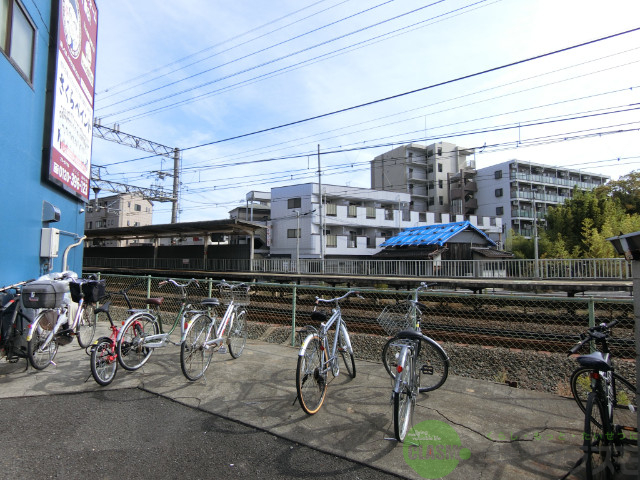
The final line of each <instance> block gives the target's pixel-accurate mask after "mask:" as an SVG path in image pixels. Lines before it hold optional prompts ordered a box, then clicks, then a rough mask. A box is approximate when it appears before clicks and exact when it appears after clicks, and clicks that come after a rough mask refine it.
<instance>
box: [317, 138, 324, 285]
mask: <svg viewBox="0 0 640 480" xmlns="http://www.w3.org/2000/svg"><path fill="white" fill-rule="evenodd" d="M318 196H319V198H320V207H319V208H320V261H321V262H322V272H323V273H324V217H323V215H322V214H323V211H322V169H321V168H320V144H318Z"/></svg>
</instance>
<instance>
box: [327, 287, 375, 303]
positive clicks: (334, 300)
mask: <svg viewBox="0 0 640 480" xmlns="http://www.w3.org/2000/svg"><path fill="white" fill-rule="evenodd" d="M351 294H355V295H356V297H358V298H364V297H363V296H361V295H360V292H359V291H357V290H349V291H348V292H347V293H345V294H344V295H342V296H341V297H336V298H332V299H330V300H325V299H324V298H320V297H316V303H320V302H324V303H332V302H336V304H337V303H338V302H339V301H340V300H344V299H345V298H347V297H348V296H349V295H351Z"/></svg>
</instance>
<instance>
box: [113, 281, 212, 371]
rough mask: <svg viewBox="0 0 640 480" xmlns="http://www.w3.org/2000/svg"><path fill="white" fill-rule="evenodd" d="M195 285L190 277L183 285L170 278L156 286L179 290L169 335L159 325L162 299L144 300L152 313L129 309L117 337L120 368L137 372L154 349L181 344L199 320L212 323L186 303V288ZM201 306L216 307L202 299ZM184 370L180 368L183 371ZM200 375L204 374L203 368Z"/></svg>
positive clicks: (202, 312)
mask: <svg viewBox="0 0 640 480" xmlns="http://www.w3.org/2000/svg"><path fill="white" fill-rule="evenodd" d="M194 283H195V284H196V285H198V281H197V280H196V279H194V278H192V279H191V280H189V282H187V283H185V284H179V283H178V282H176V281H175V280H173V279H167V280H163V281H161V282H160V283H159V284H158V286H159V287H162V286H163V285H166V284H171V285H174V286H176V287H177V288H178V289H179V290H180V309H179V310H178V312H177V314H176V316H175V319H174V321H173V325H172V326H171V328H170V329H169V331H168V332H165V331H164V328H163V326H162V325H163V322H162V316H161V314H160V309H159V307H160V305H162V302H163V301H164V298H163V297H156V298H147V299H146V300H145V302H146V303H147V304H148V305H154V306H155V307H156V311H155V312H154V311H153V310H151V309H138V310H135V309H134V310H131V313H132V314H131V315H130V316H129V318H127V319H126V320H125V321H124V324H123V325H122V328H121V329H120V331H119V332H118V335H117V337H116V354H117V359H118V363H119V364H120V366H121V367H122V368H124V369H125V370H129V371H134V370H138V369H139V368H140V367H142V366H143V365H144V364H145V363H146V362H147V360H148V359H149V357H150V356H151V353H153V351H154V350H155V349H156V348H162V347H165V346H166V345H168V344H169V343H171V344H173V345H182V344H183V343H184V342H185V340H186V336H187V331H188V330H191V329H192V326H193V325H194V324H196V323H197V322H200V321H201V320H203V321H204V322H205V323H206V324H209V323H211V322H212V321H213V320H212V319H211V317H209V316H208V314H207V312H206V311H205V310H195V309H193V307H192V305H191V304H190V303H189V302H188V296H187V290H186V289H187V287H189V286H190V285H191V284H194ZM200 303H201V304H202V305H204V306H213V305H216V304H217V300H216V299H204V300H202V301H201V302H200ZM178 325H180V341H179V342H178V343H175V342H172V341H171V335H172V334H173V332H174V331H175V330H176V328H177V327H178ZM183 361H184V359H183V356H181V364H182V362H183ZM185 368H186V367H185V366H183V372H184V369H185ZM202 373H204V368H203V369H202ZM187 378H188V377H187Z"/></svg>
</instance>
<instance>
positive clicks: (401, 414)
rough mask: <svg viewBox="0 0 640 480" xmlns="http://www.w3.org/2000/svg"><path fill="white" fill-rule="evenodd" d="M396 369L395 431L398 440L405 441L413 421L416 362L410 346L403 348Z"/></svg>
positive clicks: (394, 397)
mask: <svg viewBox="0 0 640 480" xmlns="http://www.w3.org/2000/svg"><path fill="white" fill-rule="evenodd" d="M396 369H397V373H396V384H395V387H394V389H393V433H394V435H395V437H396V440H398V441H399V442H403V441H404V437H405V436H406V435H407V431H408V430H409V425H410V423H411V414H412V412H413V402H414V398H413V396H412V389H413V385H412V378H413V376H414V370H413V369H414V364H413V355H411V349H410V348H409V347H406V346H405V347H403V348H402V350H401V352H400V355H399V357H398V365H397V366H396Z"/></svg>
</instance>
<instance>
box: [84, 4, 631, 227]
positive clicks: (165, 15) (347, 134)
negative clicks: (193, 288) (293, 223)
mask: <svg viewBox="0 0 640 480" xmlns="http://www.w3.org/2000/svg"><path fill="white" fill-rule="evenodd" d="M97 4H98V11H99V20H98V47H97V52H98V53H97V72H96V94H95V117H96V119H99V122H100V123H101V124H102V125H105V126H108V127H112V128H118V129H119V130H120V131H121V132H125V133H127V134H130V135H134V136H136V137H140V138H142V139H145V140H150V141H152V142H155V143H158V144H161V145H164V146H168V147H171V148H179V149H180V151H181V171H180V197H179V215H178V219H179V221H197V220H215V219H222V218H228V217H229V211H230V210H232V209H233V208H235V207H237V206H242V205H244V204H245V199H246V194H247V193H248V192H250V191H252V190H257V191H270V189H271V188H272V187H276V186H283V185H290V184H298V183H308V182H316V181H317V180H318V166H319V165H320V170H321V172H322V182H323V183H328V184H333V185H348V186H354V187H363V188H369V187H370V186H371V184H370V171H369V162H370V161H371V160H372V159H373V158H374V157H375V156H377V155H380V154H381V153H384V152H386V151H388V150H390V149H392V148H395V147H396V146H398V145H403V144H408V143H412V142H413V143H421V144H431V143H435V142H440V141H443V142H450V143H454V144H456V145H459V146H461V147H466V148H475V155H474V161H475V165H476V168H478V169H479V168H484V167H489V166H492V165H495V164H498V163H501V162H504V161H507V160H511V159H518V160H521V161H530V162H534V163H540V164H545V165H551V166H558V167H564V168H572V169H580V170H583V171H586V172H593V173H597V174H601V175H608V176H610V177H611V179H612V180H616V179H618V178H619V177H620V176H623V175H626V174H628V173H630V172H632V171H634V170H637V169H640V30H637V31H632V30H634V29H639V28H640V2H639V1H638V0H610V1H608V2H602V1H591V0H563V1H561V2H558V1H557V0H431V1H418V0H371V1H364V0H278V1H270V2H265V1H263V0H239V1H236V2H223V1H211V0H182V1H181V2H157V1H153V0H136V2H131V1H129V0H108V1H105V0H97ZM625 32H627V33H625ZM607 37H608V38H607ZM318 151H319V152H320V157H319V158H318ZM92 165H93V166H94V167H97V166H99V167H101V168H100V174H101V177H102V178H104V179H108V180H111V181H113V182H120V183H125V184H129V185H135V186H139V187H152V186H153V187H156V186H159V187H163V188H165V189H167V190H168V191H171V189H172V185H173V179H172V177H170V176H167V175H163V174H161V173H157V172H172V169H173V160H172V159H169V158H165V157H161V156H153V155H152V154H150V153H147V152H144V151H142V150H138V149H133V148H131V147H126V146H122V145H119V144H117V143H113V142H109V141H106V140H104V139H99V138H94V142H93V150H92ZM108 194H109V192H106V191H101V192H100V195H101V196H102V195H108ZM170 219H171V204H170V203H161V202H154V214H153V223H154V224H160V223H169V222H170Z"/></svg>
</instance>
